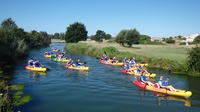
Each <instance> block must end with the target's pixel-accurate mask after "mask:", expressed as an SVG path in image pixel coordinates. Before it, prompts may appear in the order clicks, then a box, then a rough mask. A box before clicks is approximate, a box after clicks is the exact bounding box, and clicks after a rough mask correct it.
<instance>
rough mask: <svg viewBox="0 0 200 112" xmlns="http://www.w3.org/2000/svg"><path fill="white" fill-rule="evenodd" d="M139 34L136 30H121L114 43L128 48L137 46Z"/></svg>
mask: <svg viewBox="0 0 200 112" xmlns="http://www.w3.org/2000/svg"><path fill="white" fill-rule="evenodd" d="M139 38H140V33H139V32H138V31H137V30H136V29H131V30H122V31H120V32H119V34H118V35H117V37H116V42H117V43H119V44H121V45H122V46H125V44H127V45H128V46H129V47H131V46H132V44H139Z"/></svg>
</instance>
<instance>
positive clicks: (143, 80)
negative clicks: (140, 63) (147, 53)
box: [140, 71, 153, 86]
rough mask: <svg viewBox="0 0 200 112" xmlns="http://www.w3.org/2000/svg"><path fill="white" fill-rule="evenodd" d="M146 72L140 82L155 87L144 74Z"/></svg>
mask: <svg viewBox="0 0 200 112" xmlns="http://www.w3.org/2000/svg"><path fill="white" fill-rule="evenodd" d="M144 73H145V72H144V71H143V72H142V74H141V76H140V82H142V83H145V84H147V85H149V86H153V83H152V82H150V81H148V80H147V77H146V76H145V74H144Z"/></svg>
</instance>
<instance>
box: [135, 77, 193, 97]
mask: <svg viewBox="0 0 200 112" xmlns="http://www.w3.org/2000/svg"><path fill="white" fill-rule="evenodd" d="M133 84H134V85H136V86H138V87H140V88H142V89H145V90H149V91H153V92H158V93H163V94H168V95H172V96H180V97H185V98H189V97H190V96H191V95H192V92H191V91H185V90H180V89H176V90H177V91H170V90H167V89H162V88H157V87H156V84H155V87H154V86H149V85H146V84H144V83H141V82H139V81H133Z"/></svg>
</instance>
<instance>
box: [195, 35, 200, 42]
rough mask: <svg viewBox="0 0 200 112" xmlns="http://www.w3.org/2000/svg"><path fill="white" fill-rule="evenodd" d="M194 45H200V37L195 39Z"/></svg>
mask: <svg viewBox="0 0 200 112" xmlns="http://www.w3.org/2000/svg"><path fill="white" fill-rule="evenodd" d="M194 43H200V35H199V36H197V37H196V38H195V39H194Z"/></svg>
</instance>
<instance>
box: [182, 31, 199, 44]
mask: <svg viewBox="0 0 200 112" xmlns="http://www.w3.org/2000/svg"><path fill="white" fill-rule="evenodd" d="M199 35H200V34H199V33H197V34H192V35H183V36H182V37H181V38H185V40H184V41H183V42H186V43H188V42H193V41H194V39H195V38H196V37H197V36H199Z"/></svg>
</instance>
